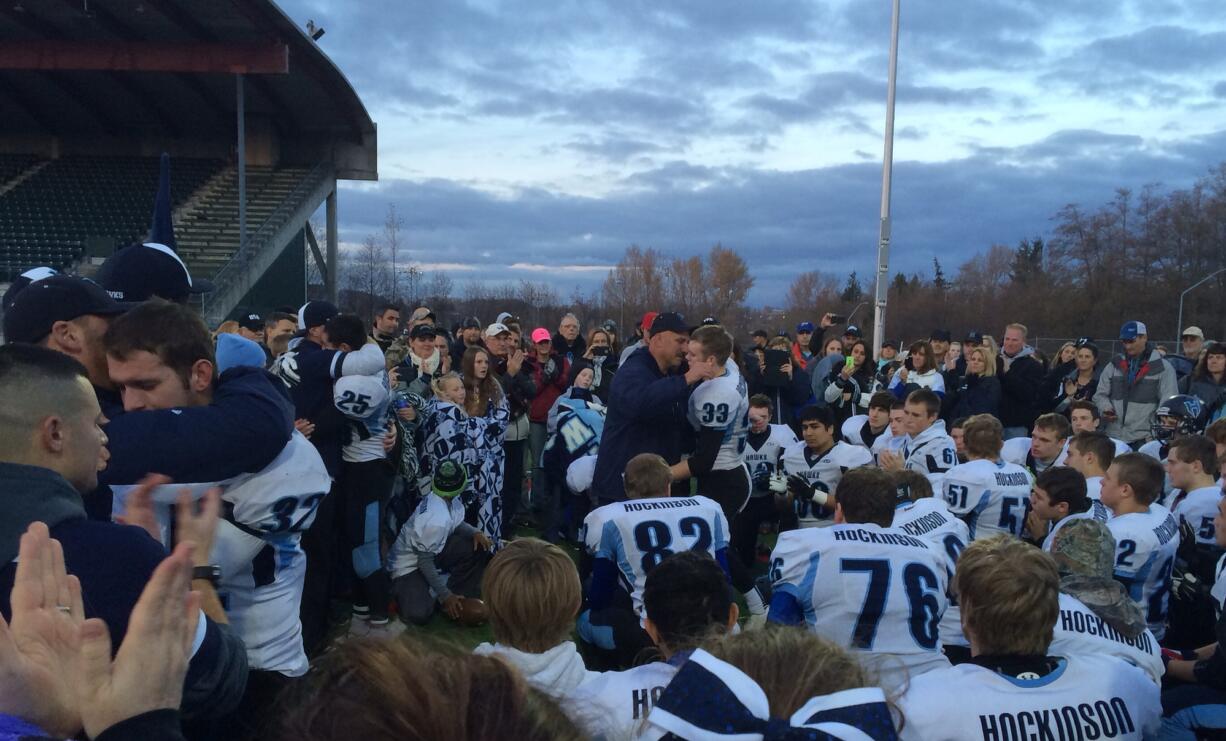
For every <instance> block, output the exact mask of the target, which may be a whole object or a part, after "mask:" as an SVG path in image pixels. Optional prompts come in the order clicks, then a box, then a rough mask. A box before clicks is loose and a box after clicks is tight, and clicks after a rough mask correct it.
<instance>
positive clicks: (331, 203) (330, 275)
mask: <svg viewBox="0 0 1226 741" xmlns="http://www.w3.org/2000/svg"><path fill="white" fill-rule="evenodd" d="M324 212H325V213H326V214H327V225H326V227H325V229H326V231H327V242H328V255H327V262H326V265H327V275H326V277H325V278H324V289H325V291H326V292H327V295H328V300H329V301H331V302H332V303H334V304H335V303H336V302H337V295H338V294H337V285H336V253H337V243H336V182H335V181H333V183H332V192H331V193H329V194H328V203H327V205H326V206H325V207H324Z"/></svg>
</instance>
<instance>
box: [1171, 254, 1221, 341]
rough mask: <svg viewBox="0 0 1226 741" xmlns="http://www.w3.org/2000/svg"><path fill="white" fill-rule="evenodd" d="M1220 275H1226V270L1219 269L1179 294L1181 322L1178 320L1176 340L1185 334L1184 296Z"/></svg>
mask: <svg viewBox="0 0 1226 741" xmlns="http://www.w3.org/2000/svg"><path fill="white" fill-rule="evenodd" d="M1220 273H1226V268H1218V269H1217V270H1214V271H1213V272H1212V273H1210V274H1208V275H1206V276H1205V277H1204V278H1201V279H1200V280H1198V281H1196V282H1195V283H1193V284H1192V285H1190V286H1188V287H1187V288H1185V289H1183V293H1181V294H1179V320H1178V321H1179V325H1178V326H1177V327H1175V338H1176V339H1179V337H1180V336H1181V333H1182V332H1183V298H1184V296H1187V295H1188V293H1190V292H1191V291H1192V289H1193V288H1196V287H1197V286H1199V285H1200V284H1202V283H1207V282H1208V281H1209V279H1210V278H1212V277H1214V276H1215V275H1218V274H1220Z"/></svg>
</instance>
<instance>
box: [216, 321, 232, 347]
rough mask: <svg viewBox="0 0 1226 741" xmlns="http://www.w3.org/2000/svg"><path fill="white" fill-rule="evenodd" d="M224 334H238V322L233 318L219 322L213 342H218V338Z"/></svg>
mask: <svg viewBox="0 0 1226 741" xmlns="http://www.w3.org/2000/svg"><path fill="white" fill-rule="evenodd" d="M223 334H238V322H236V321H234V320H233V319H227V320H226V321H224V322H222V323H221V324H218V325H217V329H216V331H214V332H213V342H217V338H218V337H220V336H221V335H223Z"/></svg>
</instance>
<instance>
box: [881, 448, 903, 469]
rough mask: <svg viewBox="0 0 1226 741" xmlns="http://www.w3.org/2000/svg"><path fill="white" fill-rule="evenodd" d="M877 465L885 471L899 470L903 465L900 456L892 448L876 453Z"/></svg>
mask: <svg viewBox="0 0 1226 741" xmlns="http://www.w3.org/2000/svg"><path fill="white" fill-rule="evenodd" d="M877 465H879V466H881V467H882V468H884V469H885V470H887V471H901V470H902V466H903V460H902V456H901V455H900V454H899V453H898V452H897V451H894V450H883V451H881V452H880V453H878V454H877Z"/></svg>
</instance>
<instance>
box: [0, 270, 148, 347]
mask: <svg viewBox="0 0 1226 741" xmlns="http://www.w3.org/2000/svg"><path fill="white" fill-rule="evenodd" d="M132 306H133V304H128V303H120V302H118V301H116V300H115V299H113V298H111V297H110V295H109V294H108V293H107V292H106V291H104V290H102V286H100V285H98V284H97V283H95V282H93V281H92V280H88V279H86V278H78V277H76V276H74V275H54V276H51V277H50V278H43V279H42V280H39V281H35V282H33V283H31V284H29V285H28V286H26V287H25V288H24V289H22V291H21V292H20V293H18V294H17V296H16V297H14V299H13V303H12V305H11V306H9V308H8V311H6V312H4V339H5V341H6V342H31V343H32V342H39V341H40V340H42V338H44V337H46V336H47V335H48V334H50V333H51V327H52V326H53V325H54V324H55V323H56V322H67V321H71V320H73V319H77V318H79V317H83V316H115V315H117V314H122V313H124V312H125V311H127V310H128V309H130V308H131V307H132Z"/></svg>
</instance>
